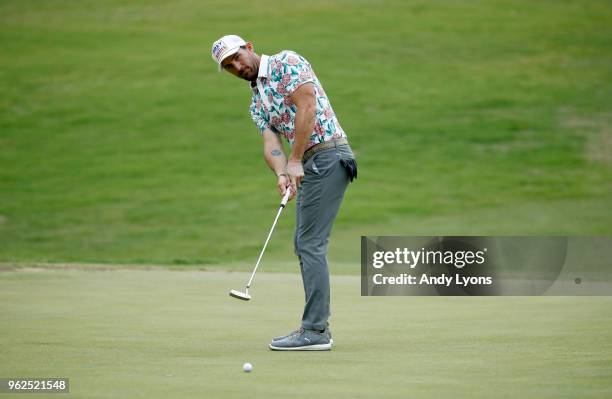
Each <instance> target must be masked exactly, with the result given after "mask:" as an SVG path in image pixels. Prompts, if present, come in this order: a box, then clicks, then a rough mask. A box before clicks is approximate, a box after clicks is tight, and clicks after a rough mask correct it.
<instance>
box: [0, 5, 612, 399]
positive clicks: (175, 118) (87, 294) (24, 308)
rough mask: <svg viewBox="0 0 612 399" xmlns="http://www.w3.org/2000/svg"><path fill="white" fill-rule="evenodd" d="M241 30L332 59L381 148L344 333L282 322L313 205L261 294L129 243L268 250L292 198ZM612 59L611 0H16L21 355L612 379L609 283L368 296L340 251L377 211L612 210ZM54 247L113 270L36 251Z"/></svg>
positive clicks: (4, 155) (25, 372)
mask: <svg viewBox="0 0 612 399" xmlns="http://www.w3.org/2000/svg"><path fill="white" fill-rule="evenodd" d="M227 33H237V34H240V35H243V36H244V37H245V38H247V39H249V40H251V41H253V42H254V44H255V48H256V50H257V51H258V52H263V53H267V54H272V53H275V52H277V51H280V50H282V49H292V50H295V51H298V52H299V53H301V54H302V55H304V56H305V57H306V58H307V59H309V60H310V61H311V62H312V64H313V65H314V68H315V71H316V73H317V75H318V77H319V79H320V80H321V81H322V83H323V84H324V86H325V89H326V91H327V93H328V94H329V95H330V97H331V100H332V103H333V106H334V109H335V111H336V113H337V114H338V116H339V118H340V121H341V123H342V125H343V127H344V128H345V130H346V131H347V132H348V134H349V137H350V140H351V145H352V147H353V149H354V151H355V153H356V155H357V157H358V161H359V166H360V171H359V180H358V181H357V182H356V184H353V185H352V186H351V187H350V190H349V192H348V193H347V198H346V200H345V202H344V204H343V207H342V210H341V213H340V215H339V217H338V220H337V223H336V226H335V229H334V234H333V236H332V242H331V247H330V258H331V259H332V260H333V262H332V273H333V274H335V275H334V276H332V297H333V312H334V316H333V318H332V326H333V331H334V337H335V341H336V344H335V347H334V350H333V351H332V352H330V353H316V354H304V353H292V354H282V355H281V356H278V355H279V354H278V353H272V352H270V351H268V349H267V347H266V343H267V342H268V340H269V339H270V337H271V336H275V335H278V334H280V333H284V332H286V331H289V330H290V329H292V328H295V327H296V326H297V324H298V322H299V320H298V319H299V315H300V313H301V310H302V301H301V298H302V297H301V292H298V291H299V288H298V287H299V285H300V282H299V275H297V267H296V264H295V261H294V258H293V255H292V248H291V246H292V244H291V243H292V232H293V215H292V212H293V205H290V206H289V207H288V212H287V215H284V217H283V218H281V220H280V224H279V226H278V229H277V231H276V233H275V237H274V239H273V240H272V242H271V245H270V247H269V251H268V252H267V254H266V258H265V262H264V263H263V264H262V271H264V272H265V271H291V272H292V273H293V274H278V273H275V274H270V273H261V274H258V276H257V280H256V286H255V287H254V291H253V294H254V295H256V297H254V298H255V299H254V300H253V301H251V302H249V303H248V304H245V303H242V302H237V301H231V300H229V299H228V298H227V290H228V289H230V288H239V287H240V284H241V283H242V282H243V281H246V278H247V274H245V273H240V272H239V273H224V272H219V271H216V272H215V271H207V272H199V271H184V272H182V273H176V272H173V271H170V270H168V269H164V270H159V269H156V270H148V271H146V272H145V271H140V270H121V269H120V267H116V264H129V265H130V267H133V268H134V267H135V268H137V269H145V267H144V266H145V265H148V264H152V263H154V264H164V265H171V266H173V267H176V268H182V269H185V268H187V269H190V268H192V267H193V268H195V267H196V266H197V267H202V266H204V267H206V268H210V269H225V270H247V269H250V267H251V266H252V264H253V261H254V260H255V258H256V256H257V254H258V252H259V250H260V248H261V245H262V243H263V240H264V239H265V235H266V233H267V229H268V228H269V225H270V223H271V221H272V219H273V217H274V214H275V208H276V206H277V203H278V198H277V197H276V194H275V191H274V184H275V182H274V178H273V177H272V175H271V174H270V172H269V171H268V170H267V168H266V166H265V164H264V162H263V159H262V155H261V143H260V138H259V137H258V134H257V130H256V128H255V127H254V126H253V124H252V122H251V121H250V119H249V116H248V112H247V106H248V104H249V90H248V88H247V87H246V84H245V83H244V82H241V81H239V80H237V79H235V78H232V77H231V76H228V75H226V74H219V73H218V72H217V71H216V68H215V65H214V64H213V61H212V60H211V58H210V56H209V52H210V46H211V44H212V42H213V41H214V40H216V39H217V38H218V37H220V36H221V35H224V34H227ZM611 81H612V5H611V4H610V2H608V1H603V0H601V1H599V0H582V1H569V0H564V1H552V0H540V1H537V2H530V1H519V0H512V1H510V0H487V1H484V0H480V1H478V0H473V1H467V0H466V1H458V0H440V1H424V0H421V1H418V0H412V1H365V0H362V1H322V0H315V1H310V2H307V3H295V2H278V1H258V2H254V3H246V2H237V1H187V0H176V1H171V2H170V1H149V0H147V1H129V2H125V1H114V0H100V1H91V0H85V1H79V2H75V1H69V0H38V1H33V0H19V1H11V0H0V85H1V87H2V96H0V314H2V322H1V323H0V357H1V359H2V361H1V362H0V376H3V377H8V376H18V375H22V376H50V375H55V376H67V377H70V378H71V397H87V398H94V397H95V398H114V397H133V398H136V397H143V398H155V397H198V396H202V395H204V396H206V397H224V398H230V397H241V398H243V397H245V396H246V395H248V396H249V397H252V398H258V397H266V398H269V397H274V396H279V397H287V396H293V397H298V396H304V397H305V396H308V397H312V396H317V395H318V396H322V397H323V396H325V397H343V396H346V397H354V398H359V397H364V398H365V397H402V398H403V397H407V396H410V397H436V398H437V397H452V398H464V397H465V398H475V397H483V398H484V397H486V398H489V397H491V393H492V392H493V393H494V395H495V396H497V397H508V398H516V397H521V398H529V397H534V398H536V397H537V398H564V397H567V398H570V397H572V398H573V397H581V398H608V397H610V396H612V392H611V389H612V388H611V385H610V381H611V380H612V378H611V376H612V371H611V370H612V348H611V347H610V342H612V340H611V339H610V338H611V336H610V331H612V329H611V328H610V326H611V325H612V320H611V319H610V316H609V314H610V312H609V309H610V300H609V299H608V297H584V298H582V297H580V298H578V297H547V298H544V297H525V298H518V297H517V298H512V297H500V298H410V297H403V298H402V297H397V298H362V297H359V279H358V277H356V276H346V275H345V276H339V275H338V274H358V272H359V237H360V236H361V235H408V234H414V235H468V234H476V235H486V234H516V235H521V234H569V235H571V234H585V235H598V234H608V235H609V234H611V233H612V214H611V212H610V203H612V184H611V183H610V182H611V181H612V129H611V127H610V126H611V122H612V109H611V105H612V85H611V84H610V82H611ZM46 262H50V263H75V262H76V263H105V264H108V265H109V269H110V270H106V271H98V269H95V268H87V271H85V270H75V269H72V268H69V269H68V270H47V269H44V268H43V269H40V268H37V269H28V268H27V267H24V266H25V265H28V264H31V263H46ZM7 264H10V265H13V266H16V267H13V266H7ZM54 268H55V267H54ZM572 277H573V276H572ZM284 355H286V356H284ZM311 356H312V357H311ZM313 358H314V363H315V366H314V367H312V366H311V365H312V364H313ZM246 361H249V362H251V363H253V365H254V367H255V369H254V372H253V373H252V374H244V373H242V371H241V365H242V363H244V362H246ZM279 381H282V383H279ZM313 381H316V384H314V385H313V383H312V382H313Z"/></svg>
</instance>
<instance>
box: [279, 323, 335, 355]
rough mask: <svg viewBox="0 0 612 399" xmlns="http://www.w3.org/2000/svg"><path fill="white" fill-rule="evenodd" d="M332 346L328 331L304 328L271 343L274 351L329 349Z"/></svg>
mask: <svg viewBox="0 0 612 399" xmlns="http://www.w3.org/2000/svg"><path fill="white" fill-rule="evenodd" d="M331 347H332V343H331V342H330V339H329V336H328V334H327V332H326V331H324V332H322V333H320V332H318V331H313V330H305V329H303V328H300V329H299V330H297V331H294V332H293V333H291V334H289V335H288V336H286V337H285V338H282V339H280V340H277V341H272V343H271V344H270V349H272V350H274V351H328V350H330V349H331Z"/></svg>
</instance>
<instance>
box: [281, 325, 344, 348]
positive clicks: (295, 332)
mask: <svg viewBox="0 0 612 399" xmlns="http://www.w3.org/2000/svg"><path fill="white" fill-rule="evenodd" d="M302 330H303V328H301V327H300V328H298V329H297V330H295V331H291V332H290V333H289V334H287V335H281V336H280V337H274V338H272V342H276V341H280V340H283V339H285V338H287V337H290V336H292V335H295V334H301V333H302ZM325 333H326V334H327V337H328V338H329V343H330V344H332V345H333V344H334V339H333V338H332V334H331V330H330V329H329V327H327V328H326V329H325Z"/></svg>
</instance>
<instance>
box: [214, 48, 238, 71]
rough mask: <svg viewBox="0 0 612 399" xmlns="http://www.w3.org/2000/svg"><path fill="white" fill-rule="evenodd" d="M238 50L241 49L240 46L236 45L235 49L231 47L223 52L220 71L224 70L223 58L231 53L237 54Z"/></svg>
mask: <svg viewBox="0 0 612 399" xmlns="http://www.w3.org/2000/svg"><path fill="white" fill-rule="evenodd" d="M238 50H240V46H238V47H234V48H233V49H229V50H227V51H226V52H225V53H223V55H222V56H221V57H220V58H219V71H220V72H221V71H223V66H222V65H221V64H222V63H223V60H224V59H226V58H227V57H229V56H230V55H234V54H236V53H237V52H238Z"/></svg>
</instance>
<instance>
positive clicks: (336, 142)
mask: <svg viewBox="0 0 612 399" xmlns="http://www.w3.org/2000/svg"><path fill="white" fill-rule="evenodd" d="M343 144H348V140H347V139H334V140H329V141H326V142H324V143H319V144H315V145H313V146H312V147H310V148H309V149H308V150H306V152H304V156H303V157H302V163H306V161H308V159H309V158H310V157H312V156H313V155H314V154H316V153H317V152H319V151H323V150H329V149H330V148H334V147H338V146H339V145H343Z"/></svg>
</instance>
